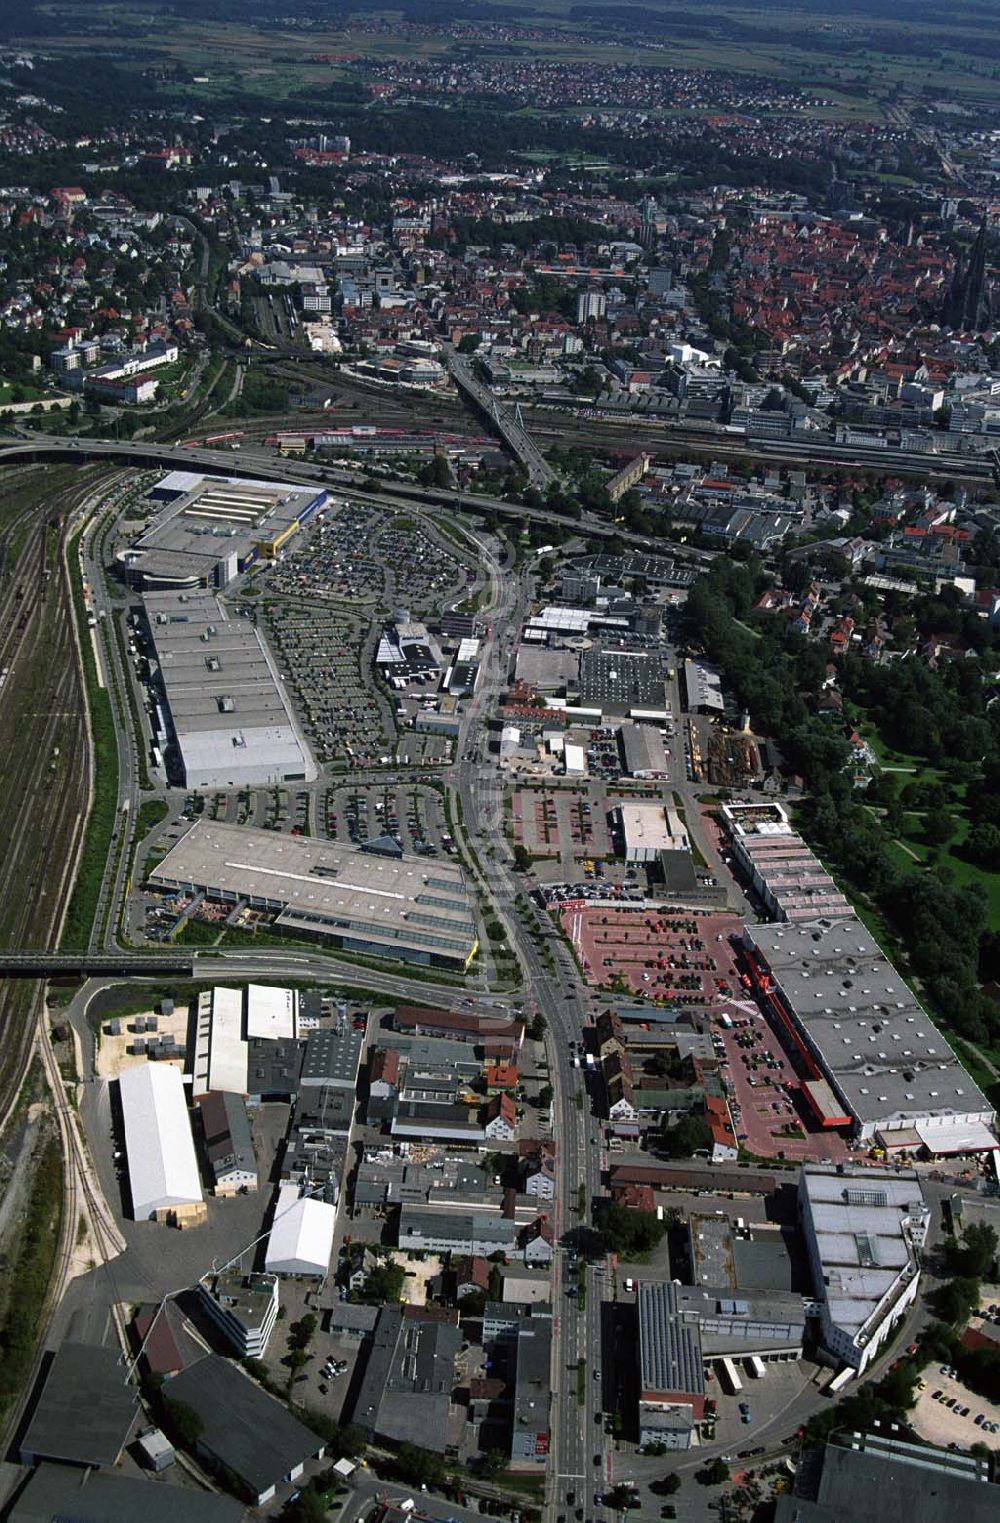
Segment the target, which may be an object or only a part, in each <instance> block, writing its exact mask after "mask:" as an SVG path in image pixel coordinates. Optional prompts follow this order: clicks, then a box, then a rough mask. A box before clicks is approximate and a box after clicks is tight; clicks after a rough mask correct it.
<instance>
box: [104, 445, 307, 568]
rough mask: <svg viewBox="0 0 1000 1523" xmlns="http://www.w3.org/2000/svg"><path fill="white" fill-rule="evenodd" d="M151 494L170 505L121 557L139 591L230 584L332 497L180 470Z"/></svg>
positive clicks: (276, 548)
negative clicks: (141, 589)
mask: <svg viewBox="0 0 1000 1523" xmlns="http://www.w3.org/2000/svg"><path fill="white" fill-rule="evenodd" d="M152 496H153V497H154V498H157V499H158V500H159V501H161V502H165V503H166V504H167V506H166V507H165V508H164V509H163V511H162V512H161V513H159V514H158V515H157V516H156V518H155V519H154V520H153V522H152V523H151V524H150V526H149V528H148V529H146V530H145V531H144V532H143V533H142V534H140V536H139V538H138V539H137V540H136V541H135V543H134V544H133V545H131V546H130V547H129V548H128V549H127V550H123V551H121V552H120V553H119V556H118V560H119V563H120V565H121V567H122V571H123V573H124V575H125V579H126V581H127V582H128V583H129V585H130V586H132V587H142V588H147V589H153V588H181V587H225V586H226V585H227V583H229V582H231V581H232V580H233V578H234V577H236V576H239V575H240V574H241V573H242V572H244V571H246V570H247V569H248V568H249V567H250V566H252V565H253V564H254V562H255V561H257V560H259V559H261V558H262V557H263V558H272V557H274V556H275V555H277V554H278V552H279V550H280V549H281V547H282V545H284V544H285V543H286V541H287V540H289V539H290V538H291V537H292V535H293V534H294V533H295V532H296V530H297V529H299V528H300V527H301V525H302V524H304V523H305V522H306V521H307V519H309V518H310V517H311V516H312V515H313V513H315V512H316V510H317V508H321V507H323V506H324V505H325V503H326V500H327V496H326V492H325V491H322V490H319V491H317V489H316V488H315V487H301V486H293V485H291V484H289V483H287V482H270V481H252V480H245V479H243V478H241V477H225V476H201V475H198V474H195V473H194V472H192V471H173V472H171V474H170V475H169V476H165V477H164V478H163V480H162V481H161V482H160V483H159V485H158V486H157V487H155V488H154V489H153V493H152Z"/></svg>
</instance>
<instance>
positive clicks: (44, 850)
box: [0, 472, 91, 1130]
mask: <svg viewBox="0 0 1000 1523" xmlns="http://www.w3.org/2000/svg"><path fill="white" fill-rule="evenodd" d="M45 474H46V478H47V479H46V485H45V488H44V490H42V489H41V488H40V489H39V492H38V498H37V500H36V501H35V502H30V501H29V502H28V503H26V504H25V506H24V507H23V508H22V509H19V510H18V512H17V513H15V514H14V515H12V517H11V518H10V519H8V520H7V521H6V522H5V523H4V525H3V527H2V530H0V544H3V543H6V544H7V545H8V546H9V545H10V544H12V543H13V542H14V540H15V539H18V540H19V543H20V550H19V554H18V557H17V562H16V566H10V567H8V571H9V576H8V579H7V585H6V588H5V591H4V593H3V596H2V600H0V631H2V633H0V672H4V673H5V675H4V677H3V681H2V684H0V735H2V737H3V740H4V744H3V745H2V747H0V841H3V843H4V851H3V853H2V855H0V943H2V944H3V945H5V946H7V947H17V946H23V945H34V944H41V945H46V944H48V943H49V942H50V940H51V938H52V935H53V932H54V930H55V927H56V925H57V923H58V921H59V919H60V917H61V914H62V906H63V902H64V899H65V897H66V894H67V892H68V888H67V878H68V877H69V876H70V874H71V868H72V863H73V862H74V861H75V855H76V848H77V845H78V843H79V840H80V838H81V834H82V830H83V826H84V815H85V800H86V797H87V786H86V785H87V779H88V777H89V772H88V768H89V754H88V746H87V742H86V725H85V719H84V710H83V691H82V685H81V681H80V673H79V671H78V667H77V663H76V659H75V647H74V641H73V630H72V625H71V619H72V614H71V604H70V589H69V586H68V583H67V581H66V579H65V577H64V574H63V563H62V557H61V555H60V554H59V553H58V552H59V546H60V540H59V538H58V536H60V535H63V534H64V533H65V528H64V527H62V526H61V527H60V528H59V529H55V528H53V527H52V520H53V517H54V515H57V516H61V517H62V518H63V519H64V518H65V516H66V515H67V514H68V513H69V512H70V511H72V509H73V507H75V506H76V505H77V503H78V502H79V500H80V499H81V497H83V496H85V495H86V492H87V489H88V488H87V483H86V480H81V478H80V476H79V475H77V474H76V473H72V474H71V475H70V477H69V484H67V485H65V486H64V485H62V483H57V484H56V485H55V490H53V486H52V485H51V484H50V483H51V477H52V473H51V472H49V473H45ZM60 474H62V473H60ZM86 474H87V477H89V476H90V474H91V473H90V472H87V473H86ZM35 479H36V480H40V478H39V476H38V475H37V473H36V478H35ZM50 553H51V554H52V563H51V564H50V563H49V556H50ZM41 990H42V984H41V982H40V981H25V982H24V983H23V984H21V985H20V986H18V984H17V982H16V981H14V980H7V981H3V982H0V1130H2V1129H3V1127H4V1126H5V1125H6V1123H7V1120H8V1119H9V1116H10V1113H11V1110H12V1108H13V1106H14V1105H15V1104H16V1102H17V1097H18V1094H19V1093H20V1087H21V1082H22V1079H23V1076H24V1074H25V1072H26V1071H27V1067H28V1063H29V1059H30V1053H31V1046H32V1042H33V1040H34V1035H35V1031H36V1027H37V1016H38V1011H39V1009H40V996H41Z"/></svg>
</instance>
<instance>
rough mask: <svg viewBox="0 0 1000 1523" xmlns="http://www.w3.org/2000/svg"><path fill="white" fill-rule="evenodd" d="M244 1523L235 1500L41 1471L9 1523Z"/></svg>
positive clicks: (62, 1469)
mask: <svg viewBox="0 0 1000 1523" xmlns="http://www.w3.org/2000/svg"><path fill="white" fill-rule="evenodd" d="M181 1510H183V1518H184V1523H240V1520H241V1519H242V1518H243V1517H244V1515H245V1512H246V1509H245V1508H244V1506H243V1503H242V1502H237V1501H236V1500H235V1499H234V1498H233V1497H224V1496H219V1495H218V1494H217V1493H216V1492H212V1491H195V1490H194V1489H193V1487H190V1486H185V1487H184V1488H183V1490H181V1489H178V1488H177V1487H174V1486H163V1485H157V1484H156V1482H155V1481H147V1480H140V1479H139V1478H138V1477H137V1476H128V1475H118V1474H115V1473H114V1472H111V1473H106V1472H105V1471H102V1470H79V1469H75V1468H71V1467H68V1466H66V1465H39V1467H38V1469H37V1470H35V1471H34V1472H33V1473H32V1475H31V1476H30V1477H29V1479H28V1484H27V1485H26V1486H25V1487H24V1488H23V1490H21V1491H20V1492H18V1495H17V1499H16V1501H15V1502H14V1503H13V1504H12V1506H11V1509H10V1511H9V1512H8V1513H7V1514H6V1518H7V1523H67V1520H69V1519H72V1523H135V1519H136V1518H141V1519H142V1523H177V1518H178V1515H179V1512H180V1511H181Z"/></svg>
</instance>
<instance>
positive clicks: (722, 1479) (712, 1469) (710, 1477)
mask: <svg viewBox="0 0 1000 1523" xmlns="http://www.w3.org/2000/svg"><path fill="white" fill-rule="evenodd" d="M697 1479H698V1480H699V1481H700V1482H701V1484H702V1485H703V1486H724V1485H725V1483H726V1482H727V1481H728V1480H729V1466H728V1465H727V1464H726V1463H725V1461H724V1460H721V1459H715V1460H713V1461H712V1463H711V1464H710V1465H706V1466H705V1467H704V1468H703V1469H702V1470H699V1471H698V1474H697Z"/></svg>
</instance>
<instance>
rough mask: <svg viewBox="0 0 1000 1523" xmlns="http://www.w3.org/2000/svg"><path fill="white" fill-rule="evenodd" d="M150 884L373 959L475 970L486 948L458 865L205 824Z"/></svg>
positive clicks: (196, 827) (178, 847) (174, 852)
mask: <svg viewBox="0 0 1000 1523" xmlns="http://www.w3.org/2000/svg"><path fill="white" fill-rule="evenodd" d="M149 883H150V885H151V886H152V887H154V888H159V889H168V890H169V889H175V890H181V891H182V892H186V893H199V892H200V893H204V894H206V895H207V897H208V898H210V899H216V900H220V901H222V902H223V903H225V904H238V903H240V902H244V903H246V904H248V905H249V906H251V907H252V908H256V909H263V910H273V911H274V912H275V914H276V917H277V918H276V920H275V924H276V925H277V926H278V927H279V928H280V929H282V930H287V931H289V932H291V933H293V934H299V935H303V934H305V935H313V936H318V937H329V938H330V939H331V940H335V941H337V942H339V944H340V945H341V946H343V947H345V948H346V949H348V950H349V951H353V952H364V953H367V954H368V955H370V956H376V957H391V958H394V959H399V960H401V961H405V962H417V963H425V964H431V963H434V964H440V965H442V966H450V967H465V966H467V965H468V963H469V962H470V961H471V960H472V958H473V956H474V955H475V951H476V948H477V946H478V945H479V941H478V937H477V934H476V922H475V915H474V911H473V903H474V901H473V898H472V895H471V894H470V892H469V888H468V885H467V883H466V880H465V874H464V873H463V872H462V869H461V868H460V867H458V866H457V865H456V864H455V863H452V862H439V861H436V860H435V861H428V860H427V859H426V858H424V857H410V856H401V857H384V856H381V855H379V854H378V853H377V852H366V851H364V850H363V849H362V850H355V849H353V848H349V847H345V846H341V845H338V844H337V843H336V842H334V841H320V840H316V839H313V838H311V837H306V836H286V835H281V834H279V833H278V832H277V831H271V830H253V829H249V828H247V827H245V826H241V825H220V824H218V823H216V822H215V821H211V820H205V819H200V820H197V821H196V822H195V823H194V824H193V825H192V826H191V828H190V830H188V831H187V832H186V833H185V834H184V835H183V836H181V838H180V840H179V841H178V842H177V844H176V846H174V848H173V850H172V851H170V852H168V853H167V855H166V856H165V857H164V859H163V861H162V862H160V863H159V865H158V866H156V867H155V868H154V869H153V871H152V872H151V873H150V875H149Z"/></svg>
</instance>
